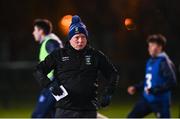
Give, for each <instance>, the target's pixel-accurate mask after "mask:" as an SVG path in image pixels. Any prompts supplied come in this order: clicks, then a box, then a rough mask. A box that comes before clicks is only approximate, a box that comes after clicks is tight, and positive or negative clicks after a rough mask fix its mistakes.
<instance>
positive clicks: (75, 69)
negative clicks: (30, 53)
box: [35, 15, 119, 118]
mask: <svg viewBox="0 0 180 119" xmlns="http://www.w3.org/2000/svg"><path fill="white" fill-rule="evenodd" d="M52 69H54V72H55V76H56V78H55V79H57V80H55V81H53V82H51V81H50V80H49V78H48V77H47V76H46V74H48V73H49V71H51V70H52ZM98 71H101V72H102V74H103V75H104V77H105V78H106V79H107V80H108V82H109V83H108V85H107V86H106V87H104V88H105V89H104V95H103V96H102V97H103V98H102V101H101V103H100V105H101V106H102V107H105V106H108V105H109V104H110V101H111V97H112V94H113V92H114V90H115V88H116V85H117V81H118V77H119V76H118V74H117V71H116V69H115V67H114V66H113V65H112V63H111V62H110V61H109V60H108V58H107V57H106V56H105V55H104V54H103V53H101V52H100V51H97V50H95V49H94V48H92V47H90V46H89V40H88V31H87V29H86V26H85V25H84V23H83V22H82V21H81V19H80V17H79V16H77V15H75V16H73V18H72V23H71V25H70V28H69V34H68V41H67V43H66V44H65V48H63V49H59V50H57V51H55V52H53V53H51V54H50V55H48V56H47V57H46V58H45V60H44V61H42V62H41V63H40V64H39V65H37V67H36V71H35V77H36V79H37V80H39V82H40V84H41V85H42V86H44V87H46V88H49V90H51V91H52V93H53V94H54V96H55V97H59V99H58V98H57V100H58V102H57V105H56V114H55V117H56V118H72V117H74V118H96V117H97V108H98V103H97V101H98V100H97V88H98V85H97V83H98V79H97V75H98Z"/></svg>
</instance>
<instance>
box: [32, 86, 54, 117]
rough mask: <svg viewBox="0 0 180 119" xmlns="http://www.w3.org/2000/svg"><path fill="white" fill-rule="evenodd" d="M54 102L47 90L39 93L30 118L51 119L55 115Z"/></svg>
mask: <svg viewBox="0 0 180 119" xmlns="http://www.w3.org/2000/svg"><path fill="white" fill-rule="evenodd" d="M55 103H56V100H55V99H54V97H53V96H52V94H51V92H50V91H49V90H48V89H45V88H44V89H43V90H42V91H41V93H40V96H39V99H38V102H37V104H36V106H35V109H34V111H33V113H32V116H31V117H32V118H45V117H46V118H47V117H49V118H50V117H51V118H53V117H54V115H55Z"/></svg>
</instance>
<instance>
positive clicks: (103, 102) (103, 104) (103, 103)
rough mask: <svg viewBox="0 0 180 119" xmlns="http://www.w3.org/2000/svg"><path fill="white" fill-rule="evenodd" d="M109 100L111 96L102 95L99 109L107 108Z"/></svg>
mask: <svg viewBox="0 0 180 119" xmlns="http://www.w3.org/2000/svg"><path fill="white" fill-rule="evenodd" d="M111 98H112V96H111V95H104V96H103V97H102V100H101V107H106V106H108V105H109V104H110V102H111Z"/></svg>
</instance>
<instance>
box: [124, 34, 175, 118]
mask: <svg viewBox="0 0 180 119" xmlns="http://www.w3.org/2000/svg"><path fill="white" fill-rule="evenodd" d="M147 43H148V50H149V54H150V56H151V57H150V58H149V60H148V61H147V64H146V73H145V80H144V81H143V82H141V83H139V84H136V85H134V86H130V87H128V93H129V94H130V95H133V94H134V93H135V92H136V91H140V90H141V89H142V90H143V96H142V98H141V99H140V100H139V101H138V102H137V103H136V105H135V106H134V108H133V109H132V111H131V112H130V113H129V115H128V118H142V117H145V116H146V115H148V114H149V113H151V112H154V113H155V114H156V117H158V118H169V117H170V101H171V100H170V98H171V90H172V89H173V88H174V87H175V86H176V76H175V67H174V64H173V63H172V61H171V60H170V59H169V57H168V55H167V54H166V53H165V52H164V50H165V45H166V38H165V37H164V36H162V35H160V34H155V35H151V36H149V37H148V39H147Z"/></svg>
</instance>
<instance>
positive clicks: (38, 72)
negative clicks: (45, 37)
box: [33, 51, 57, 87]
mask: <svg viewBox="0 0 180 119" xmlns="http://www.w3.org/2000/svg"><path fill="white" fill-rule="evenodd" d="M56 52H57V51H54V52H52V53H51V54H50V55H48V56H47V57H46V58H45V60H44V61H42V62H40V63H39V64H38V65H37V66H36V67H35V71H34V73H33V75H34V77H35V79H36V80H37V81H38V83H39V84H40V86H42V87H46V86H47V85H48V84H49V83H50V82H51V81H50V79H49V78H48V77H47V74H48V73H49V72H50V71H51V70H53V69H54V68H55V66H56V54H57V53H56Z"/></svg>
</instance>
